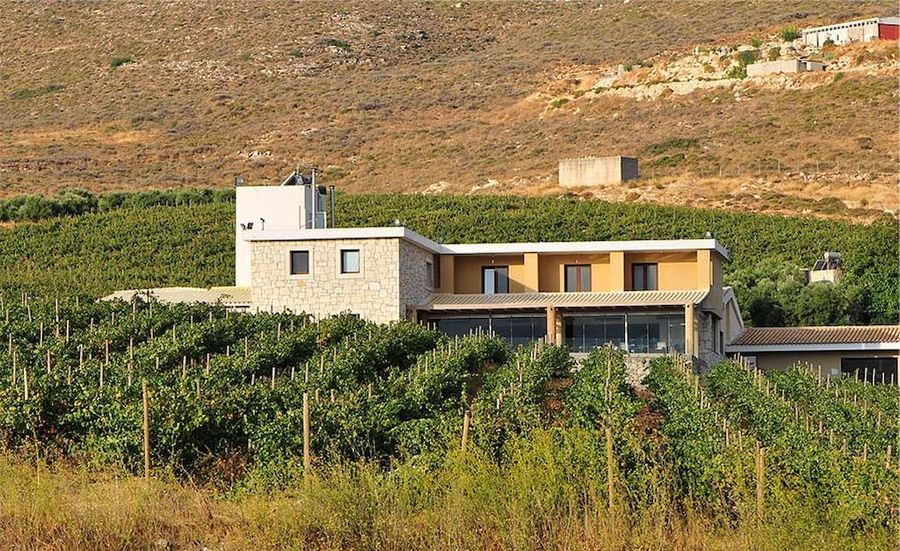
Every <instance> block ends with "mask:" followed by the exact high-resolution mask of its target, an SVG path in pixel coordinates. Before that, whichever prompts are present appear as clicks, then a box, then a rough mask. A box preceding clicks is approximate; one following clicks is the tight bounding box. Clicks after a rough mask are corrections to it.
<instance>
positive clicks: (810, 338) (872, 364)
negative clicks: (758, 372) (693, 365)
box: [725, 325, 900, 384]
mask: <svg viewBox="0 0 900 551" xmlns="http://www.w3.org/2000/svg"><path fill="white" fill-rule="evenodd" d="M725 351H726V352H727V353H728V354H730V355H740V356H742V357H744V358H746V359H747V360H748V361H749V362H750V364H751V365H753V366H755V367H758V368H759V369H762V370H783V369H787V368H789V367H791V366H793V365H795V364H797V363H803V364H811V365H812V366H813V368H817V369H818V370H819V372H820V373H821V374H822V376H823V377H856V378H858V379H865V380H868V381H870V382H873V383H878V384H881V383H885V384H898V382H900V373H898V371H897V360H898V357H900V325H859V326H828V327H748V328H746V329H744V330H743V331H741V333H740V334H738V336H737V337H736V338H735V339H733V340H732V341H731V343H730V344H729V345H728V346H726V347H725Z"/></svg>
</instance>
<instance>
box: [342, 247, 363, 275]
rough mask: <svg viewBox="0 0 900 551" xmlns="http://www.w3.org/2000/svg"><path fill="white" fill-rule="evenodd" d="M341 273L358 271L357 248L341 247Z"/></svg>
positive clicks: (355, 272)
mask: <svg viewBox="0 0 900 551" xmlns="http://www.w3.org/2000/svg"><path fill="white" fill-rule="evenodd" d="M341 273H342V274H358V273H359V249H341Z"/></svg>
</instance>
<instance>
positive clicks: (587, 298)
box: [416, 290, 709, 312]
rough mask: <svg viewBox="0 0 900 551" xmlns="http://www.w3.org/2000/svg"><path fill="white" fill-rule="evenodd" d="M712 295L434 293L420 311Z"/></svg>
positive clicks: (651, 301) (690, 300)
mask: <svg viewBox="0 0 900 551" xmlns="http://www.w3.org/2000/svg"><path fill="white" fill-rule="evenodd" d="M708 294H709V291H706V290H694V291H614V292H606V293H503V294H496V295H481V294H449V293H435V294H432V295H431V296H429V297H428V299H427V300H426V301H424V302H423V303H422V304H421V305H419V306H417V307H416V309H418V310H425V311H431V312H447V311H472V310H481V311H486V310H514V309H522V310H525V309H537V308H550V307H554V308H636V307H640V308H647V307H676V306H677V307H684V306H687V305H689V304H699V303H700V302H702V301H703V299H704V298H706V296H707V295H708Z"/></svg>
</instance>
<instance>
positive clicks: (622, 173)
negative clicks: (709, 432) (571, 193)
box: [559, 155, 638, 187]
mask: <svg viewBox="0 0 900 551" xmlns="http://www.w3.org/2000/svg"><path fill="white" fill-rule="evenodd" d="M637 178H638V161H637V159H635V158H634V157H622V156H621V155H617V156H614V157H580V158H578V159H563V160H561V161H559V185H561V186H562V187H590V186H600V185H605V184H620V183H622V182H625V181H627V180H636V179H637Z"/></svg>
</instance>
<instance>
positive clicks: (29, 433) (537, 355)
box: [0, 295, 900, 549]
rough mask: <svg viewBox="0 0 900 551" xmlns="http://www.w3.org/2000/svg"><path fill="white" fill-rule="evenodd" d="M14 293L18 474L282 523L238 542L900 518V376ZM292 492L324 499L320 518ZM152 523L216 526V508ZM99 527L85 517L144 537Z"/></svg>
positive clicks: (783, 538) (887, 527)
mask: <svg viewBox="0 0 900 551" xmlns="http://www.w3.org/2000/svg"><path fill="white" fill-rule="evenodd" d="M0 316H2V317H0V337H2V338H3V341H4V342H3V343H2V344H3V346H0V446H2V447H3V449H4V450H5V452H4V457H5V459H4V460H3V461H5V463H4V465H3V466H2V467H0V478H2V477H3V476H11V475H10V474H9V473H10V472H19V473H20V474H18V475H16V476H17V477H24V478H25V479H27V480H32V479H33V480H44V481H46V480H47V477H48V476H49V475H47V474H46V473H45V474H43V475H41V474H40V472H41V465H45V466H46V467H44V468H50V469H54V468H64V467H62V466H65V465H76V466H78V468H79V469H83V470H85V471H86V472H87V473H94V474H88V476H93V477H98V476H101V474H102V473H120V474H117V475H116V476H117V477H118V476H125V477H141V476H144V475H148V476H149V477H150V478H151V479H152V481H154V482H155V483H157V484H161V485H169V486H164V487H171V486H172V485H175V486H177V487H179V488H183V487H186V485H188V486H190V487H192V488H199V489H198V490H195V491H197V492H200V494H201V495H205V496H219V497H214V498H204V499H212V502H211V503H212V505H209V507H226V506H227V507H236V508H238V509H239V510H240V511H241V514H242V515H244V518H245V520H244V521H242V522H243V524H241V526H243V529H245V530H249V529H250V528H248V526H250V525H252V521H253V519H257V520H258V521H259V522H263V521H261V520H259V519H261V518H265V519H268V520H267V521H268V522H274V523H279V526H280V528H278V529H277V530H275V531H274V533H276V534H278V536H277V537H278V538H280V539H276V540H254V541H252V542H242V543H240V544H234V545H235V546H237V547H243V546H244V544H246V545H247V546H248V547H259V546H262V547H266V546H271V547H280V546H285V545H293V546H310V547H379V546H381V547H383V546H385V545H386V544H387V543H388V542H390V545H388V546H389V547H392V548H418V547H421V546H423V545H425V546H427V545H428V542H435V541H443V542H444V543H443V544H442V545H443V546H444V547H447V548H466V547H486V548H500V547H510V546H512V547H526V548H534V547H547V546H563V547H565V546H569V547H573V546H574V547H579V546H585V547H596V546H599V545H601V544H602V543H603V541H619V542H620V545H621V541H623V540H622V538H625V537H629V538H633V537H639V538H647V539H646V545H648V546H651V547H655V546H659V545H654V544H653V542H669V540H668V539H667V538H670V537H674V538H676V540H675V542H674V546H676V547H678V546H688V545H689V541H688V540H678V538H681V537H686V536H674V535H673V534H685V533H689V532H690V531H691V530H694V529H696V530H700V531H701V532H702V533H707V534H710V537H711V538H713V539H712V541H719V540H718V538H724V539H725V540H728V539H731V540H733V541H735V542H737V543H736V545H737V546H742V545H741V542H743V543H744V544H746V543H748V541H750V540H748V539H742V538H754V537H757V536H759V535H761V534H765V537H766V538H769V539H768V540H766V541H767V542H768V544H767V545H768V546H771V547H772V548H778V547H785V546H787V547H797V546H800V547H804V546H816V545H817V544H819V545H820V546H825V547H833V548H848V547H859V548H868V549H872V548H878V547H887V546H889V545H890V542H891V541H892V538H893V537H894V535H895V534H896V530H897V529H898V526H900V524H898V509H897V507H898V502H900V486H898V484H900V470H898V469H900V461H898V459H900V454H898V453H897V450H898V445H900V438H898V427H897V418H898V413H900V403H898V393H897V387H885V386H874V385H871V384H864V383H861V382H859V381H855V380H854V381H850V380H840V381H833V382H832V381H823V380H819V379H817V377H816V375H814V374H812V373H813V372H812V371H810V370H809V369H807V368H805V367H802V366H798V367H797V368H795V369H792V370H790V371H787V372H784V373H777V374H773V375H771V376H762V375H761V374H760V373H757V372H753V371H751V370H748V369H747V368H746V367H745V366H744V365H742V364H741V363H739V362H734V361H727V362H724V363H722V364H720V365H718V366H717V367H715V368H714V369H713V370H712V371H711V372H710V373H708V374H706V375H704V376H703V377H699V376H697V375H695V374H694V373H693V372H692V371H691V370H690V368H689V366H688V365H687V364H686V363H685V362H684V360H682V359H680V358H676V357H661V358H658V359H656V360H654V361H652V362H651V365H650V368H649V375H648V376H647V377H646V379H645V380H644V386H641V387H639V388H634V387H632V386H630V385H629V384H628V383H627V382H626V362H625V358H624V357H623V355H622V354H621V353H620V352H618V351H615V350H612V349H607V348H599V349H595V350H594V351H593V352H592V353H591V354H590V355H589V356H588V357H587V358H586V359H584V360H583V361H581V362H580V364H575V363H574V362H573V360H572V358H571V356H570V355H569V353H568V351H567V350H566V349H564V348H559V347H555V346H550V345H546V344H544V343H535V344H533V345H530V346H526V347H520V348H516V349H510V348H509V347H508V346H507V345H506V344H504V343H503V341H501V340H499V339H496V338H492V337H491V336H489V335H480V334H476V335H471V336H468V337H464V338H457V339H448V338H447V337H446V336H443V335H441V334H439V333H437V332H434V331H432V330H429V329H427V328H425V327H422V326H418V325H415V324H410V323H406V322H403V323H396V324H391V325H382V326H378V325H374V324H371V323H368V322H365V321H361V320H359V319H357V318H354V317H352V316H339V317H334V318H329V319H322V320H317V321H316V320H312V319H310V318H308V317H306V316H304V315H295V314H290V313H284V314H256V315H239V314H231V313H228V312H226V311H225V310H222V309H219V308H217V307H207V306H184V305H179V306H165V305H160V304H155V303H143V302H140V301H136V302H133V303H124V302H95V301H92V300H87V299H82V298H65V299H58V300H53V299H32V298H28V297H27V296H25V295H23V296H22V297H17V298H11V297H10V296H8V295H7V296H4V298H3V303H2V305H0ZM145 400H146V410H145V409H144V404H145ZM145 411H146V425H144V422H145ZM145 426H146V429H145ZM145 434H146V437H147V440H146V444H145V440H144V438H145ZM145 454H146V455H145ZM145 461H147V463H146V464H145ZM28 466H31V467H28ZM148 467H149V469H148ZM16 469H19V470H18V471H16ZM22 469H24V471H22ZM29 469H38V476H37V477H36V478H33V477H32V478H29V476H32V475H25V474H22V473H23V472H28V471H29ZM41 476H43V477H44V478H41ZM51 479H52V478H51ZM34 483H35V484H37V483H38V482H34ZM44 483H46V482H44ZM0 486H3V485H0ZM26 487H27V485H23V483H18V484H14V485H12V486H9V485H7V486H5V488H6V489H4V490H0V491H2V492H6V493H5V494H2V495H0V497H3V499H4V501H6V502H7V503H10V504H15V503H19V502H21V501H22V500H23V499H26V498H25V497H24V496H26V495H28V494H27V491H26V490H24V489H22V490H20V491H22V492H26V493H24V494H21V495H19V494H16V490H15V489H10V488H26ZM116 488H119V487H118V485H117V486H116ZM117 491H118V490H117ZM142 491H146V490H142ZM160 491H162V490H160ZM168 491H174V490H168ZM178 491H184V490H178ZM291 496H293V497H291ZM163 498H164V494H161V495H160V497H159V498H158V499H163ZM285 499H287V501H286V502H282V503H283V504H284V507H287V508H288V509H287V510H285V511H280V512H278V511H276V509H275V508H274V505H270V506H266V507H265V511H266V512H265V514H264V513H262V512H261V511H260V510H259V509H257V508H255V507H258V503H259V500H269V501H268V502H267V503H270V504H274V503H278V502H279V500H285ZM223 500H224V501H223ZM292 500H294V502H296V503H307V504H309V503H313V502H314V503H317V504H318V505H316V506H315V507H313V506H311V505H310V506H309V507H311V508H309V507H308V508H305V509H303V511H304V514H305V515H306V517H303V518H305V520H301V519H300V517H296V518H295V517H289V515H291V514H292V513H290V512H289V511H290V506H289V505H287V503H291V502H292ZM23 503H24V502H23ZM255 504H257V505H255ZM23 514H25V513H17V508H16V506H15V505H11V506H10V507H9V508H8V509H6V510H5V511H4V510H0V527H3V526H5V527H7V529H5V530H0V545H3V546H4V547H15V546H17V545H21V544H22V541H25V540H22V539H16V538H17V537H20V538H27V533H28V532H27V530H26V529H25V528H23V524H21V523H24V522H25V520H24V518H26V517H24V516H20V515H23ZM32 514H33V512H32V513H28V515H32ZM79 514H80V513H79ZM210 514H211V513H210ZM234 514H236V513H234ZM278 515H284V517H279V516H278ZM29 518H31V517H29ZM78 518H81V517H78ZM288 518H290V519H291V520H290V522H287V519H288ZM326 519H327V520H326ZM82 521H83V520H82ZM47 522H50V521H49V520H48V521H47ZM73 522H75V521H73ZM222 522H224V521H222ZM282 524H283V525H282ZM155 526H156V525H155ZM650 526H657V528H655V529H653V530H651V529H650V528H649V527H650ZM401 527H404V528H403V530H402V531H400V528H401ZM691 527H693V528H691ZM13 528H14V529H13ZM157 528H158V529H160V530H163V529H169V530H170V537H171V538H173V541H176V542H181V543H176V545H191V546H197V545H199V543H198V542H203V544H204V545H215V544H216V542H219V544H221V540H220V539H219V538H220V537H221V535H219V536H217V535H215V530H213V528H210V527H207V528H206V529H205V530H212V532H209V531H203V530H201V529H200V528H198V527H196V526H193V527H191V526H188V527H181V528H179V529H178V530H175V529H172V528H171V527H166V526H162V525H158V526H157ZM55 529H58V530H62V528H60V527H58V526H57V527H56V528H55ZM84 530H85V533H84V534H81V535H79V536H78V537H77V538H75V539H72V540H66V541H69V542H70V543H71V542H80V543H81V544H82V545H91V544H94V545H96V544H97V542H98V541H101V540H100V539H91V538H101V537H103V538H112V539H111V540H110V539H104V540H102V541H105V542H108V541H113V542H117V544H118V546H126V547H145V546H147V545H148V544H147V542H145V541H143V540H141V537H142V536H141V534H140V532H139V531H138V532H136V533H123V534H111V533H110V532H109V531H104V530H99V531H98V529H97V528H96V527H86V528H84ZM704 531H705V532H704ZM2 534H6V535H2ZM17 534H19V536H17ZM597 534H605V537H606V538H611V539H606V540H604V539H603V538H602V537H599V536H597ZM60 537H62V536H60ZM146 537H150V535H147V536H146ZM260 537H262V536H260ZM268 537H272V536H271V534H270V535H269V536H268ZM698 537H699V536H698ZM4 538H6V539H4ZM78 538H81V539H78ZM117 538H119V539H117ZM122 538H132V539H122ZM204 538H210V539H209V540H206V539H204ZM567 538H574V539H572V540H571V541H570V540H568V539H567ZM798 538H801V539H798ZM802 538H812V539H811V540H804V539H802ZM148 541H149V540H148ZM678 541H681V544H680V545H679V544H678ZM722 541H724V540H722ZM379 542H380V543H379ZM567 542H568V543H567ZM232 543H233V542H232ZM756 543H757V544H759V543H760V542H756ZM72 544H73V545H74V543H72ZM671 544H672V543H671V542H669V543H668V544H667V545H666V546H668V545H671ZM763 547H765V545H763Z"/></svg>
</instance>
